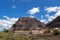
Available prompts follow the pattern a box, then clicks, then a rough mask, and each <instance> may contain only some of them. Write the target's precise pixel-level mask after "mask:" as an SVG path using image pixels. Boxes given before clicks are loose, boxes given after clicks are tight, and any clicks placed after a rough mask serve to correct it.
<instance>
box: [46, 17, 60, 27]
mask: <svg viewBox="0 0 60 40" xmlns="http://www.w3.org/2000/svg"><path fill="white" fill-rule="evenodd" d="M46 27H48V28H57V27H58V28H60V16H58V17H56V18H55V19H54V20H53V21H51V22H49V23H48V24H47V25H46Z"/></svg>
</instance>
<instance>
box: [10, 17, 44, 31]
mask: <svg viewBox="0 0 60 40" xmlns="http://www.w3.org/2000/svg"><path fill="white" fill-rule="evenodd" d="M43 27H45V24H44V23H41V22H40V21H39V20H37V19H35V18H30V17H21V18H19V19H18V21H17V22H16V23H15V24H13V26H12V27H11V29H10V31H19V30H39V29H41V28H43Z"/></svg>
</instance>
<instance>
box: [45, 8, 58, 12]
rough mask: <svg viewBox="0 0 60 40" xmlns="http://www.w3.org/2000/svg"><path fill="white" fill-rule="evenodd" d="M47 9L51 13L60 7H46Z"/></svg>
mask: <svg viewBox="0 0 60 40" xmlns="http://www.w3.org/2000/svg"><path fill="white" fill-rule="evenodd" d="M45 10H46V11H47V12H48V13H50V12H56V11H58V10H59V7H49V8H47V7H46V8H45Z"/></svg>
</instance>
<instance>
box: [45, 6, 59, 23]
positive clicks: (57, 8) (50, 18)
mask: <svg viewBox="0 0 60 40" xmlns="http://www.w3.org/2000/svg"><path fill="white" fill-rule="evenodd" d="M45 10H46V11H47V12H48V13H50V12H55V14H54V15H52V16H48V17H47V18H48V22H50V21H52V20H53V19H55V18H56V17H57V16H60V6H56V7H48V8H45Z"/></svg>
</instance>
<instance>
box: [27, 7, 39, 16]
mask: <svg viewBox="0 0 60 40" xmlns="http://www.w3.org/2000/svg"><path fill="white" fill-rule="evenodd" d="M39 11H40V10H39V7H34V8H32V9H30V10H28V12H27V13H28V14H30V15H34V14H36V13H38V12H39Z"/></svg>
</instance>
